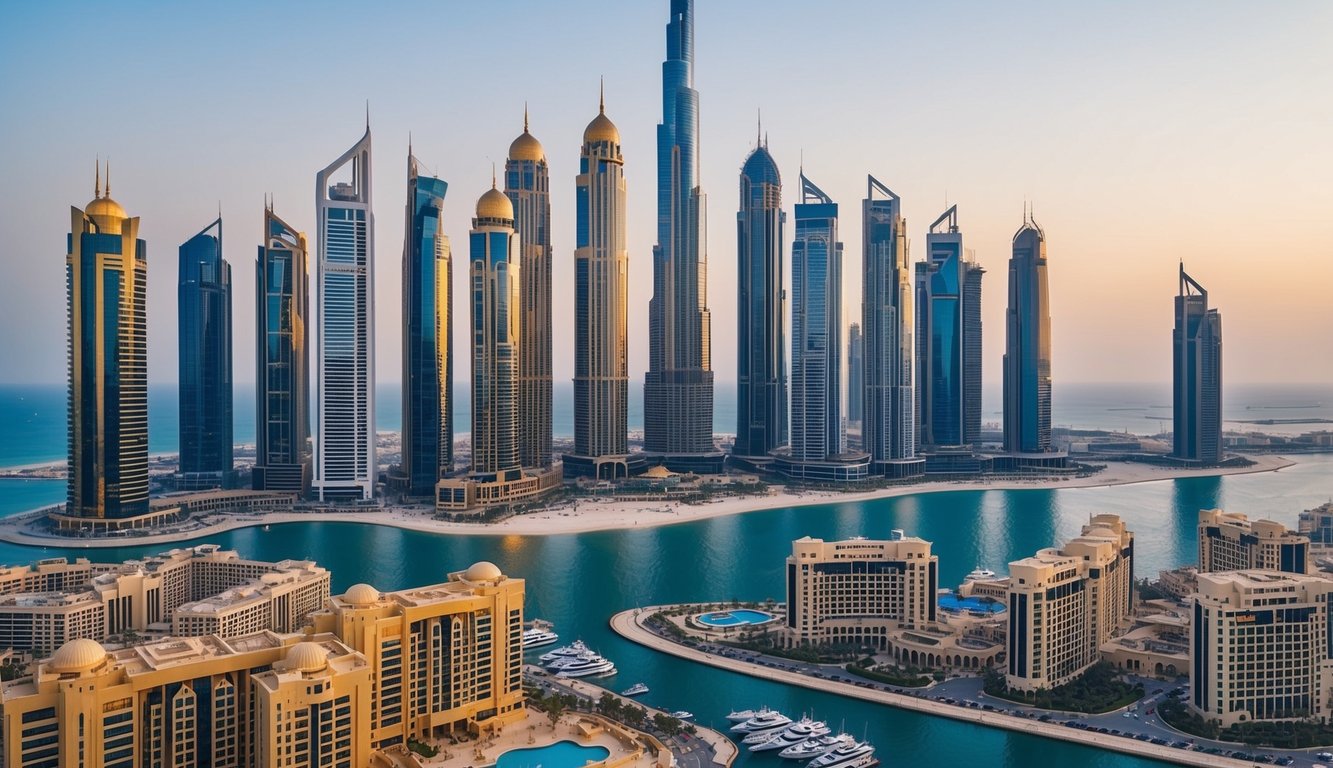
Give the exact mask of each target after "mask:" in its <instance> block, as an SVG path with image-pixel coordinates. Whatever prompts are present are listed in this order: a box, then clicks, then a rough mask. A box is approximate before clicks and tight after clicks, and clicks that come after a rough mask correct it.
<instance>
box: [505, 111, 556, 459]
mask: <svg viewBox="0 0 1333 768" xmlns="http://www.w3.org/2000/svg"><path fill="white" fill-rule="evenodd" d="M505 194H507V195H508V196H509V200H510V202H512V203H513V204H514V230H515V231H516V232H517V233H518V247H519V249H520V251H519V259H518V263H519V274H521V275H522V276H523V279H522V281H521V283H520V285H519V290H520V294H519V295H520V298H521V302H520V306H519V308H518V314H519V317H520V319H521V322H520V323H519V325H520V328H519V342H518V412H519V413H521V414H522V415H523V417H522V418H521V419H519V423H518V454H519V461H520V462H522V464H523V466H525V467H545V466H548V465H549V464H550V463H551V412H552V406H551V182H550V176H549V171H548V169H547V166H546V152H545V150H543V149H542V144H541V142H540V141H537V139H536V138H535V137H534V136H533V135H532V134H531V133H529V132H528V113H527V110H526V109H524V110H523V133H521V134H519V136H518V138H517V139H514V143H512V144H510V145H509V160H508V161H507V162H506V163H505Z"/></svg>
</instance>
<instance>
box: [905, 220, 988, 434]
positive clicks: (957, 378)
mask: <svg viewBox="0 0 1333 768" xmlns="http://www.w3.org/2000/svg"><path fill="white" fill-rule="evenodd" d="M926 250H927V251H928V252H929V253H928V256H927V260H926V261H924V262H918V263H917V265H916V297H917V326H916V345H917V348H916V359H917V387H918V394H917V403H918V405H919V412H918V414H917V423H918V425H919V427H918V429H919V435H920V437H919V444H920V445H925V446H930V447H943V446H964V445H971V444H972V443H974V442H975V441H976V440H977V439H978V438H979V437H980V436H981V276H982V274H984V273H985V270H983V269H982V268H981V266H980V265H978V264H976V263H975V262H974V261H972V260H971V259H970V258H967V257H966V254H965V253H964V251H963V235H962V233H961V232H959V230H958V206H956V205H955V206H951V207H950V208H949V210H947V211H945V212H944V213H943V214H941V215H940V217H939V218H938V219H936V220H935V221H934V222H933V223H932V224H931V225H930V231H929V233H928V234H927V235H926Z"/></svg>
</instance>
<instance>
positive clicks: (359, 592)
mask: <svg viewBox="0 0 1333 768" xmlns="http://www.w3.org/2000/svg"><path fill="white" fill-rule="evenodd" d="M379 601H380V591H379V590H378V589H375V588H374V587H372V586H370V585H369V584H353V585H352V586H351V587H350V588H349V589H348V590H347V592H346V594H344V595H343V602H344V603H347V604H348V605H355V606H358V607H359V606H364V605H374V604H375V603H378V602H379Z"/></svg>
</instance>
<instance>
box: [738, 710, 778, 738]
mask: <svg viewBox="0 0 1333 768" xmlns="http://www.w3.org/2000/svg"><path fill="white" fill-rule="evenodd" d="M790 724H791V718H790V717H787V716H786V715H784V714H782V713H781V712H779V711H777V710H776V709H761V710H759V711H758V712H756V713H755V715H754V717H752V718H750V719H749V720H746V721H745V722H743V723H737V724H736V725H733V726H731V732H732V733H754V732H755V731H773V730H776V729H778V728H786V727H787V726H788V725H790Z"/></svg>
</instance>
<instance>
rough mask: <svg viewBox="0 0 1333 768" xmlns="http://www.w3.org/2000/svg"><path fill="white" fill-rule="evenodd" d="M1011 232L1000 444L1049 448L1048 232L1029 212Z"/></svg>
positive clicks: (1023, 449) (1024, 449)
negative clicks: (1020, 224) (1017, 227)
mask: <svg viewBox="0 0 1333 768" xmlns="http://www.w3.org/2000/svg"><path fill="white" fill-rule="evenodd" d="M1024 213H1025V215H1024V217H1023V226H1022V227H1021V228H1019V230H1018V232H1017V233H1016V234H1015V235H1014V243H1013V255H1012V256H1011V257H1010V259H1009V310H1008V313H1007V314H1006V315H1005V351H1004V449H1005V450H1006V451H1008V452H1010V453H1045V452H1048V451H1050V450H1051V305H1050V297H1049V283H1048V281H1047V277H1046V233H1045V232H1043V231H1042V229H1041V227H1039V226H1037V222H1036V221H1035V220H1033V219H1032V218H1031V216H1029V215H1026V211H1025V212H1024Z"/></svg>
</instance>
